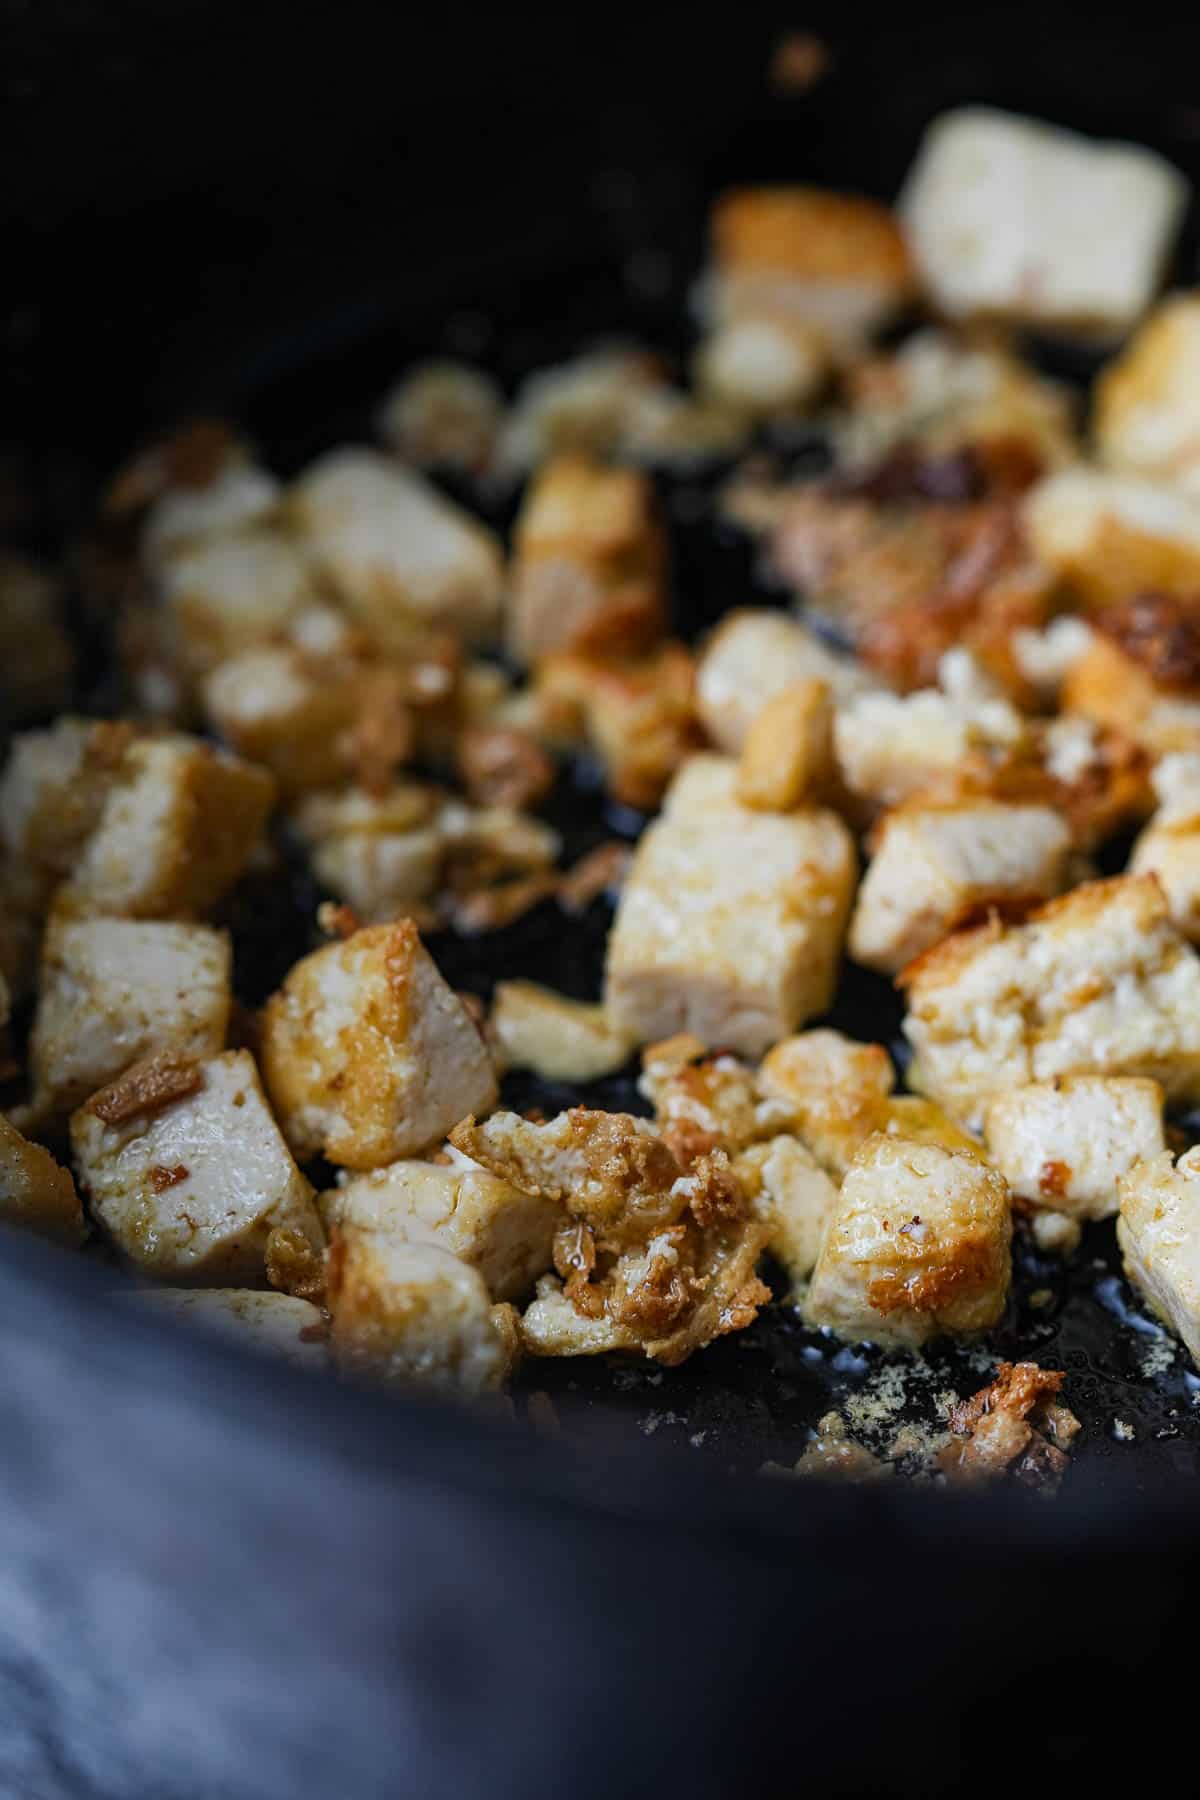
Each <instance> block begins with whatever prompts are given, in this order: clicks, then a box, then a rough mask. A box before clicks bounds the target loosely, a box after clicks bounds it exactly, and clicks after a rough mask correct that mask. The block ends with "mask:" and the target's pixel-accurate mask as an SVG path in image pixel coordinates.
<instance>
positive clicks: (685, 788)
mask: <svg viewBox="0 0 1200 1800" xmlns="http://www.w3.org/2000/svg"><path fill="white" fill-rule="evenodd" d="M736 786H737V764H736V763H734V762H733V761H732V760H731V759H729V758H726V757H721V756H711V755H701V756H694V757H692V759H691V760H690V761H689V762H688V763H687V764H686V765H685V767H684V768H683V769H682V770H681V772H680V774H679V775H678V777H677V778H676V780H675V781H674V782H673V784H672V786H671V789H670V791H669V792H668V794H667V797H666V801H665V803H664V807H663V812H662V815H661V817H660V818H659V819H657V820H656V821H655V823H654V824H653V825H651V826H650V827H649V829H648V830H647V831H646V833H645V834H644V836H643V837H642V839H641V841H640V843H639V844H638V848H637V851H636V853H635V855H634V860H633V866H632V867H631V869H630V872H629V876H628V879H627V880H626V883H625V886H624V888H623V890H622V893H621V898H620V902H619V904H618V907H617V915H616V919H615V921H614V924H613V929H612V933H611V935H610V937H609V943H608V958H607V970H606V977H605V1003H606V1005H607V1007H608V1011H609V1015H610V1017H611V1018H612V1020H613V1022H614V1024H615V1025H616V1027H617V1029H618V1030H621V1031H627V1032H629V1033H630V1034H631V1035H632V1036H633V1037H634V1038H635V1040H636V1041H638V1042H640V1043H650V1042H653V1041H654V1040H655V1039H658V1038H664V1037H668V1036H670V1035H671V1034H672V1033H673V1032H677V1031H690V1032H693V1033H694V1034H695V1035H696V1036H697V1037H698V1038H699V1039H700V1040H701V1042H702V1043H703V1044H704V1045H705V1046H706V1047H707V1048H710V1049H715V1048H717V1047H725V1048H728V1049H731V1050H734V1051H737V1052H740V1053H742V1054H745V1055H748V1056H758V1055H761V1053H762V1052H763V1051H764V1050H765V1049H766V1048H767V1047H768V1046H769V1045H770V1044H772V1043H774V1042H775V1041H776V1040H777V1039H779V1038H781V1037H785V1036H786V1035H787V1034H788V1033H789V1032H791V1031H794V1030H795V1029H796V1027H797V1026H798V1025H801V1024H803V1022H804V1021H805V1020H806V1019H809V1018H812V1017H813V1016H814V1015H815V1014H817V1013H820V1012H824V1010H825V1008H826V1007H827V1006H828V1004H829V1001H830V999H831V998H832V994H833V986H834V980H835V974H836V966H837V959H838V955H839V953H840V950H841V942H842V934H843V932H844V930H845V924H846V917H847V914H848V912H849V908H850V902H851V899H852V897H853V891H854V881H855V874H856V867H855V853H854V844H853V840H852V839H851V837H850V834H849V832H848V831H847V830H846V827H845V826H844V825H843V824H842V822H841V820H840V819H839V818H838V817H837V815H836V814H835V813H831V812H827V811H823V810H819V809H818V810H813V811H810V812H803V813H793V814H788V815H786V816H779V815H774V814H768V813H760V812H753V811H751V810H750V809H749V808H748V807H744V806H742V805H740V804H739V802H738V800H737V797H736Z"/></svg>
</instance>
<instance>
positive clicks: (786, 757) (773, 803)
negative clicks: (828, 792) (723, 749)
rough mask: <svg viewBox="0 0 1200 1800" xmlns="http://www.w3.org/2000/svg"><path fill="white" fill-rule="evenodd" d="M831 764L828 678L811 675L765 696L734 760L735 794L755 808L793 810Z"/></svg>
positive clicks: (817, 788)
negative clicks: (767, 699)
mask: <svg viewBox="0 0 1200 1800" xmlns="http://www.w3.org/2000/svg"><path fill="white" fill-rule="evenodd" d="M832 768H833V704H832V700H831V697H830V692H829V684H828V682H825V681H820V680H815V679H812V678H810V679H809V680H807V681H797V682H793V684H792V686H791V687H786V688H784V689H783V691H782V693H779V694H776V696H775V698H774V699H773V700H770V701H768V702H767V704H766V706H765V707H764V708H763V710H762V712H760V713H759V715H758V717H757V718H756V719H755V720H754V722H753V724H752V725H751V727H750V730H749V732H748V733H747V735H746V741H745V743H744V744H743V745H742V750H741V756H740V758H739V761H738V799H739V800H740V801H741V803H742V805H743V806H750V807H753V808H754V810H755V811H756V812H794V811H795V809H796V807H798V806H800V805H801V804H802V803H803V802H804V801H805V800H812V799H814V798H815V797H817V796H818V795H819V794H820V792H821V790H822V788H824V787H825V786H826V785H827V784H828V781H829V777H830V773H831V771H832Z"/></svg>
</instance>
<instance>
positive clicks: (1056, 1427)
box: [937, 1362, 1079, 1493]
mask: <svg viewBox="0 0 1200 1800" xmlns="http://www.w3.org/2000/svg"><path fill="white" fill-rule="evenodd" d="M1065 1380H1066V1376H1065V1375H1064V1373H1063V1372H1062V1370H1061V1369H1040V1368H1039V1367H1038V1365H1037V1364H1036V1363H1028V1362H1024V1363H1009V1362H1002V1363H1001V1364H1000V1365H999V1367H998V1368H997V1370H996V1377H995V1380H994V1381H991V1382H989V1383H988V1385H987V1387H985V1388H981V1389H980V1390H979V1392H978V1393H977V1394H973V1395H972V1396H971V1398H970V1399H969V1400H960V1401H958V1402H957V1404H956V1405H954V1406H952V1407H951V1408H950V1412H949V1415H948V1418H947V1423H948V1425H949V1426H950V1430H951V1432H952V1433H953V1438H952V1440H951V1442H950V1443H949V1444H947V1445H946V1446H945V1447H944V1448H943V1449H942V1450H941V1451H939V1453H938V1457H937V1463H938V1467H939V1469H940V1471H941V1473H942V1474H943V1475H945V1477H946V1479H947V1481H949V1482H950V1483H951V1484H953V1485H958V1486H962V1485H967V1484H978V1483H980V1482H984V1481H990V1480H993V1479H994V1478H995V1477H997V1476H1001V1475H1005V1474H1011V1475H1013V1476H1014V1477H1015V1478H1016V1480H1017V1481H1019V1482H1021V1483H1022V1484H1023V1485H1024V1486H1026V1487H1032V1488H1037V1489H1039V1490H1041V1491H1042V1492H1043V1493H1045V1492H1050V1493H1053V1491H1054V1489H1055V1488H1057V1486H1058V1484H1059V1482H1060V1481H1061V1480H1062V1478H1063V1475H1064V1474H1065V1473H1066V1470H1067V1465H1068V1462H1069V1460H1070V1459H1069V1457H1068V1455H1067V1452H1068V1451H1069V1449H1070V1447H1071V1444H1072V1443H1073V1442H1074V1440H1075V1437H1076V1436H1077V1434H1078V1432H1079V1420H1078V1419H1077V1418H1076V1417H1075V1414H1074V1413H1073V1412H1072V1411H1071V1410H1070V1408H1069V1407H1068V1406H1066V1405H1064V1403H1063V1402H1062V1401H1061V1400H1060V1399H1059V1398H1058V1391H1059V1389H1060V1388H1061V1387H1062V1384H1063V1382H1064V1381H1065Z"/></svg>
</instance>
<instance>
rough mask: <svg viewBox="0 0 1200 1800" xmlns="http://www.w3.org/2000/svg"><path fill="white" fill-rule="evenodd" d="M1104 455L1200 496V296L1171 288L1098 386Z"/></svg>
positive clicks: (1096, 430) (1117, 465)
mask: <svg viewBox="0 0 1200 1800" xmlns="http://www.w3.org/2000/svg"><path fill="white" fill-rule="evenodd" d="M1093 435H1094V437H1095V441H1096V448H1097V450H1098V452H1099V454H1100V458H1101V461H1103V462H1105V463H1107V464H1109V466H1110V467H1111V468H1114V469H1128V470H1130V471H1131V472H1132V473H1134V474H1139V475H1147V476H1150V477H1151V478H1152V479H1157V480H1160V481H1166V482H1170V483H1172V484H1173V485H1174V486H1177V487H1180V488H1183V489H1184V490H1185V491H1186V492H1188V493H1190V494H1193V495H1195V496H1196V497H1197V498H1198V499H1200V295H1197V294H1194V293H1192V294H1172V295H1171V296H1170V298H1169V299H1167V300H1164V301H1163V302H1162V304H1161V306H1159V307H1157V308H1156V309H1155V311H1154V312H1153V313H1152V314H1151V315H1150V317H1149V318H1148V319H1147V320H1146V322H1145V324H1144V325H1143V326H1142V327H1141V329H1140V330H1139V331H1138V333H1137V335H1136V337H1134V339H1133V341H1132V342H1131V343H1130V344H1129V346H1128V348H1127V349H1126V350H1125V351H1124V353H1123V354H1122V355H1121V356H1119V357H1118V358H1117V359H1116V361H1115V362H1112V363H1110V364H1109V365H1108V367H1107V368H1106V369H1105V370H1103V372H1102V373H1101V375H1100V377H1099V379H1098V381H1097V383H1096V390H1095V410H1094V416H1093Z"/></svg>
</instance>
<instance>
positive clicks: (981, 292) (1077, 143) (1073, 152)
mask: <svg viewBox="0 0 1200 1800" xmlns="http://www.w3.org/2000/svg"><path fill="white" fill-rule="evenodd" d="M1188 192H1189V189H1188V184H1187V182H1186V181H1185V180H1184V178H1183V176H1182V175H1180V173H1179V172H1178V170H1176V169H1174V168H1173V167H1172V166H1171V164H1170V163H1168V162H1166V161H1164V159H1163V158H1162V157H1160V156H1157V155H1155V153H1154V152H1153V151H1151V150H1146V149H1143V148H1142V147H1141V146H1139V145H1135V144H1121V143H1100V142H1097V141H1095V140H1094V139H1090V138H1085V137H1082V136H1080V135H1079V134H1077V133H1076V132H1071V131H1063V130H1060V129H1059V128H1058V127H1056V126H1051V125H1043V124H1041V123H1040V122H1039V121H1037V120H1035V119H1026V118H1021V117H1019V116H1017V115H1016V114H1014V113H1005V112H999V111H996V110H994V109H993V108H991V107H983V106H967V107H960V108H958V109H957V110H955V111H953V112H949V113H944V114H943V115H942V116H941V117H940V118H938V119H935V120H934V122H933V124H932V125H931V126H930V127H929V129H928V131H927V132H926V134H925V138H924V140H923V142H922V144H921V148H920V151H919V152H918V155H917V160H916V162H915V164H914V166H913V168H912V170H911V171H910V173H909V176H908V179H907V181H906V183H905V186H904V192H903V194H902V196H901V200H900V212H901V216H902V217H903V220H904V224H905V227H906V230H907V235H908V241H909V244H910V246H911V248H912V252H913V255H914V257H915V259H916V262H917V265H918V268H919V270H920V273H921V276H922V278H923V279H924V282H925V284H926V286H927V288H928V290H929V293H930V295H931V297H932V299H933V300H934V302H935V304H936V305H937V306H938V307H939V308H940V309H941V310H942V311H943V312H945V313H948V314H949V315H950V316H951V317H952V318H971V317H986V318H999V319H1008V320H1012V321H1014V322H1016V323H1020V324H1025V325H1035V326H1042V327H1045V328H1047V329H1050V330H1056V331H1068V332H1078V333H1081V334H1084V335H1087V336H1093V337H1095V336H1098V337H1112V336H1115V335H1118V334H1120V333H1122V332H1125V331H1128V330H1129V328H1130V327H1131V326H1132V325H1133V324H1134V323H1135V322H1136V320H1137V319H1138V317H1139V315H1140V314H1141V313H1142V312H1143V311H1144V310H1145V308H1146V307H1147V306H1148V305H1149V303H1150V301H1151V300H1152V298H1153V296H1154V291H1155V289H1156V287H1157V286H1158V282H1159V279H1160V277H1161V274H1162V270H1163V267H1164V264H1165V262H1166V258H1167V255H1168V253H1169V251H1170V249H1171V246H1172V243H1173V241H1174V238H1175V234H1176V231H1177V229H1178V227H1179V224H1180V221H1181V219H1182V217H1183V213H1184V210H1185V208H1186V206H1187V201H1188Z"/></svg>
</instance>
